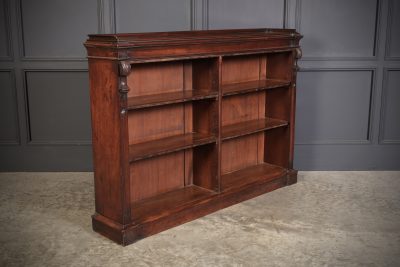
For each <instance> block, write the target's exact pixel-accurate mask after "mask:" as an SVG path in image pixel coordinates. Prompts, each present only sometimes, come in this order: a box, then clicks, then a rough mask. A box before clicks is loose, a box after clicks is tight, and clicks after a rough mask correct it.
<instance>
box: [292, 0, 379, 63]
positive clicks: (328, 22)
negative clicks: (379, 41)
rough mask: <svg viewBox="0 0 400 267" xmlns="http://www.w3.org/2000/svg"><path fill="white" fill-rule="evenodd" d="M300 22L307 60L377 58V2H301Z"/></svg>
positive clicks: (346, 0)
mask: <svg viewBox="0 0 400 267" xmlns="http://www.w3.org/2000/svg"><path fill="white" fill-rule="evenodd" d="M299 3H300V6H299V7H298V8H299V9H300V12H299V16H300V17H299V18H298V23H299V24H300V25H298V26H300V32H301V34H303V35H304V38H303V40H302V41H301V46H302V49H303V53H304V58H307V57H323V58H330V57H334V58H335V57H336V58H341V57H356V58H358V57H360V58H361V57H372V56H374V47H375V36H376V22H377V4H378V3H377V0H335V1H331V0H301V1H299Z"/></svg>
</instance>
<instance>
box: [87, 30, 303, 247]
mask: <svg viewBox="0 0 400 267" xmlns="http://www.w3.org/2000/svg"><path fill="white" fill-rule="evenodd" d="M300 38H301V36H300V35H299V34H298V33H296V32H295V31H294V30H279V29H244V30H216V31H194V32H174V33H140V34H117V35H115V34H109V35H91V36H90V37H89V40H88V41H87V42H86V43H85V45H86V47H87V50H88V57H89V59H90V60H89V69H90V73H91V75H90V79H91V92H92V94H93V97H92V99H91V101H92V127H93V136H94V138H93V140H94V162H95V187H96V189H95V191H96V213H95V215H94V216H93V229H94V230H95V231H98V232H99V233H101V234H103V235H105V236H107V237H108V238H110V239H112V240H114V241H116V242H118V243H120V244H122V245H127V244H130V243H132V242H134V241H136V240H139V239H141V238H144V237H146V236H149V235H152V234H155V233H158V232H160V231H163V230H165V229H168V228H170V227H173V226H176V225H179V224H182V223H184V222H187V221H190V220H193V219H195V218H198V217H201V216H204V215H206V214H209V213H211V212H213V211H216V210H218V209H221V208H224V207H227V206H229V205H233V204H235V203H238V202H240V201H243V200H246V199H249V198H251V197H254V196H257V195H260V194H262V193H265V192H269V191H271V190H274V189H277V188H280V187H282V186H285V185H289V184H293V183H295V182H296V181H297V172H296V171H295V170H293V169H292V159H293V141H294V126H293V125H294V114H295V113H294V104H295V86H294V82H295V79H296V75H295V74H296V71H297V68H296V64H295V63H296V60H297V55H298V54H299V53H298V48H299V39H300ZM100 58H101V59H100ZM96 138H97V139H96Z"/></svg>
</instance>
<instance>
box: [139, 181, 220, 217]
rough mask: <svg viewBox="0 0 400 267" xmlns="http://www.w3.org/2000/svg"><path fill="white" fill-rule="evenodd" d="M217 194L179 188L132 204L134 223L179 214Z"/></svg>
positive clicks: (193, 186) (197, 188)
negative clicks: (186, 208)
mask: <svg viewBox="0 0 400 267" xmlns="http://www.w3.org/2000/svg"><path fill="white" fill-rule="evenodd" d="M215 194H216V193H215V192H213V191H210V190H207V189H204V188H201V187H198V186H195V185H191V186H187V187H184V188H179V189H176V190H173V191H170V192H167V193H163V194H160V195H157V196H154V197H151V198H148V199H144V200H139V201H137V202H134V203H132V208H131V214H132V220H133V221H134V223H138V224H140V223H145V222H148V221H152V220H156V219H158V218H160V217H164V216H167V215H169V214H171V213H174V212H178V211H179V210H182V209H184V208H185V207H188V206H191V205H193V204H194V203H198V202H200V201H204V200H205V199H210V198H211V197H212V196H213V195H215Z"/></svg>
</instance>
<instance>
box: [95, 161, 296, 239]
mask: <svg viewBox="0 0 400 267" xmlns="http://www.w3.org/2000/svg"><path fill="white" fill-rule="evenodd" d="M265 171H267V172H268V173H266V172H265ZM253 174H254V177H252V175H253ZM222 178H223V181H222V182H223V185H224V186H225V189H224V191H222V192H220V193H215V192H212V191H208V190H206V189H203V188H200V187H198V186H188V187H185V188H181V189H177V190H174V191H172V192H168V193H165V194H163V195H159V196H157V197H153V198H149V199H145V200H142V201H138V202H135V203H132V207H131V214H132V222H131V223H130V224H129V225H125V226H124V225H121V224H119V223H116V222H115V221H112V220H110V219H108V218H106V217H104V216H102V215H101V214H97V213H96V214H95V215H93V217H92V225H93V230H94V231H96V232H98V233H100V234H102V235H104V236H106V237H108V238H110V239H111V240H114V241H115V242H117V243H119V244H122V245H124V246H125V245H128V244H131V243H133V242H135V241H137V240H140V239H142V238H145V237H147V236H150V235H154V234H156V233H159V232H162V231H164V230H167V229H169V228H172V227H174V226H177V225H180V224H183V223H185V222H189V221H191V220H194V219H197V218H200V217H203V216H205V215H207V214H210V213H212V212H214V211H217V210H221V209H223V208H226V207H229V206H231V205H234V204H236V203H240V202H242V201H245V200H248V199H251V198H253V197H256V196H259V195H262V194H264V193H266V192H270V191H273V190H275V189H278V188H281V187H284V186H287V185H290V184H294V183H296V181H297V172H296V171H295V170H286V169H282V168H280V167H278V166H274V165H270V164H260V165H257V166H253V167H250V168H246V169H243V170H240V171H237V172H233V173H230V174H227V175H223V177H222ZM240 178H242V179H243V181H240ZM241 185H243V186H242V187H241V188H238V186H241Z"/></svg>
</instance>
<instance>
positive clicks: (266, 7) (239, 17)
mask: <svg viewBox="0 0 400 267" xmlns="http://www.w3.org/2000/svg"><path fill="white" fill-rule="evenodd" d="M284 7H285V1H283V0H247V1H241V0H210V1H209V4H208V24H209V29H226V28H262V27H267V28H282V27H283V24H284V23H283V21H284Z"/></svg>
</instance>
